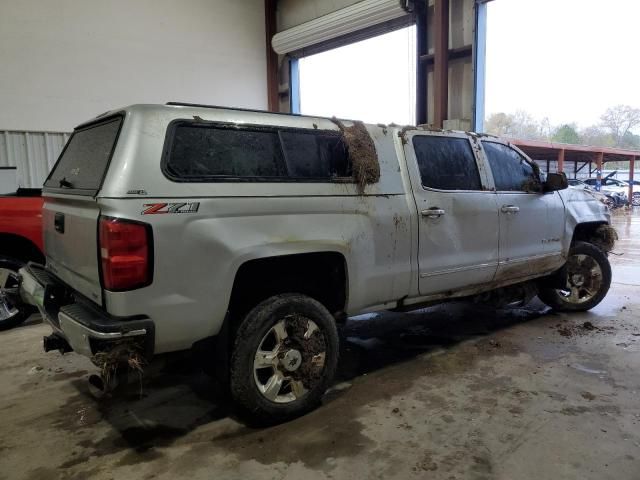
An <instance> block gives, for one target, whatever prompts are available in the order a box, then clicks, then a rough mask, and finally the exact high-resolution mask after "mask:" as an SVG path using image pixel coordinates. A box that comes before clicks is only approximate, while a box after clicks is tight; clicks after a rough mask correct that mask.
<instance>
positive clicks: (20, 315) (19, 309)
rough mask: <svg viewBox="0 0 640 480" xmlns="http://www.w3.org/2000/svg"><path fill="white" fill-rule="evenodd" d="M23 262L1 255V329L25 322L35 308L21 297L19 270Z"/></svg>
mask: <svg viewBox="0 0 640 480" xmlns="http://www.w3.org/2000/svg"><path fill="white" fill-rule="evenodd" d="M23 265H24V263H23V262H21V261H19V260H16V259H14V258H9V257H0V330H6V329H9V328H12V327H15V326H16V325H20V324H21V323H22V322H24V321H25V320H26V319H27V318H29V315H31V313H33V311H34V309H33V308H32V307H31V306H30V305H27V304H25V303H23V302H22V300H21V299H20V292H19V291H18V289H19V281H18V270H19V269H20V268H21V267H22V266H23Z"/></svg>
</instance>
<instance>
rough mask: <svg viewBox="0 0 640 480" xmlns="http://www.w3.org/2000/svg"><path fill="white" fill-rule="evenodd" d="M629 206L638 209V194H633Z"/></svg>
mask: <svg viewBox="0 0 640 480" xmlns="http://www.w3.org/2000/svg"><path fill="white" fill-rule="evenodd" d="M631 204H632V205H633V206H634V207H640V192H634V193H633V196H632V197H631Z"/></svg>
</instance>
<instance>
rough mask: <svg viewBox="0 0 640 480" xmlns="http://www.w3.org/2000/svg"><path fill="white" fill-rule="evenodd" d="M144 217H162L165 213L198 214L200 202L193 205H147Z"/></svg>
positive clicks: (143, 213) (145, 205)
mask: <svg viewBox="0 0 640 480" xmlns="http://www.w3.org/2000/svg"><path fill="white" fill-rule="evenodd" d="M143 207H145V208H144V210H142V215H160V214H164V213H196V212H197V211H198V208H199V207H200V202H191V203H145V204H144V205H143Z"/></svg>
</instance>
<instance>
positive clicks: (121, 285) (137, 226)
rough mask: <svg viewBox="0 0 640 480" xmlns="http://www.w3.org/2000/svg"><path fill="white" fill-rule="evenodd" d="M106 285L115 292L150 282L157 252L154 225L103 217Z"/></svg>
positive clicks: (103, 262) (101, 219) (102, 247)
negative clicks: (154, 250) (153, 256)
mask: <svg viewBox="0 0 640 480" xmlns="http://www.w3.org/2000/svg"><path fill="white" fill-rule="evenodd" d="M99 239H100V260H101V265H102V285H103V287H104V288H105V289H106V290H111V291H114V292H118V291H124V290H133V289H135V288H140V287H144V286H146V285H149V284H150V283H151V280H152V276H153V272H152V268H153V264H152V260H151V258H152V257H151V255H152V252H153V245H152V235H151V226H150V225H148V224H145V223H139V222H133V221H130V220H123V219H120V218H112V217H100V227H99Z"/></svg>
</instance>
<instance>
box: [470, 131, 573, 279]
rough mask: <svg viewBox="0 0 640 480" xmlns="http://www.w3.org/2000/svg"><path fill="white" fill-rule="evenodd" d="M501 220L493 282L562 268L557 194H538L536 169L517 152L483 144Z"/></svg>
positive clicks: (496, 144)
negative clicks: (498, 257) (498, 248)
mask: <svg viewBox="0 0 640 480" xmlns="http://www.w3.org/2000/svg"><path fill="white" fill-rule="evenodd" d="M482 146H483V150H484V154H485V158H486V159H487V162H488V164H489V166H490V168H491V172H492V174H493V181H494V185H495V189H496V194H497V201H498V210H499V216H500V265H499V267H498V272H497V274H496V280H498V281H502V280H512V279H518V278H522V277H526V276H528V275H534V274H538V273H540V272H541V271H551V270H553V269H554V268H557V267H559V266H560V265H561V263H562V259H561V257H560V253H561V246H562V243H561V240H562V236H563V233H564V218H565V217H564V204H563V203H562V200H561V198H560V196H559V194H558V193H557V192H549V193H542V183H541V178H540V176H539V173H538V172H537V169H534V167H533V164H532V163H530V162H529V160H528V159H527V158H526V157H524V156H523V155H522V154H521V153H520V152H518V151H517V150H516V149H514V148H512V147H510V146H509V145H505V144H503V143H500V142H497V141H488V140H483V141H482Z"/></svg>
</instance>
